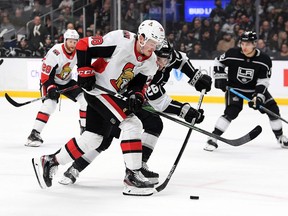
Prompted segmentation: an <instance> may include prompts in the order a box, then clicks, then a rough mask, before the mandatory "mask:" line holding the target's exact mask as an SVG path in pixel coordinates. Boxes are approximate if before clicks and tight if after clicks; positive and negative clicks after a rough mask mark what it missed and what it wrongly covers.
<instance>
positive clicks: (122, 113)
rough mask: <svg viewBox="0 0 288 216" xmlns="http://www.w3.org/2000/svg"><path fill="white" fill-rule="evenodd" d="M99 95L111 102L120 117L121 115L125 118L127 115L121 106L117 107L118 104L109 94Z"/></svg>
mask: <svg viewBox="0 0 288 216" xmlns="http://www.w3.org/2000/svg"><path fill="white" fill-rule="evenodd" d="M101 96H102V97H103V98H104V99H105V100H106V101H108V102H109V104H111V105H112V106H113V107H114V108H115V110H116V111H117V112H118V113H119V114H120V115H121V117H122V118H123V119H125V118H126V117H127V115H126V114H125V113H124V112H123V110H122V109H121V107H119V106H118V105H117V104H116V103H115V101H114V100H113V99H112V98H111V97H110V96H109V95H107V94H101Z"/></svg>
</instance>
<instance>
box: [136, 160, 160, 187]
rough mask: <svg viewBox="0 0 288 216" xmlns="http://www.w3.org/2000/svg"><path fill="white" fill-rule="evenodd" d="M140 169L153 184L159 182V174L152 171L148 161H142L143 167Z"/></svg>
mask: <svg viewBox="0 0 288 216" xmlns="http://www.w3.org/2000/svg"><path fill="white" fill-rule="evenodd" d="M140 171H141V173H142V174H143V176H144V177H145V178H147V179H148V180H149V181H150V182H151V183H152V184H154V185H156V184H158V183H159V174H158V173H155V172H152V171H150V170H149V167H148V165H147V163H146V162H142V168H141V169H140Z"/></svg>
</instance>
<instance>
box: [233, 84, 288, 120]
mask: <svg viewBox="0 0 288 216" xmlns="http://www.w3.org/2000/svg"><path fill="white" fill-rule="evenodd" d="M228 90H229V91H230V92H232V93H233V94H235V95H237V96H238V97H240V98H242V99H244V100H247V101H248V102H249V101H250V100H251V99H249V98H248V97H246V96H245V95H243V94H241V93H240V92H238V91H236V90H235V89H234V88H231V87H228ZM259 108H260V109H261V110H263V111H264V112H266V113H267V114H269V115H271V116H274V117H275V118H278V119H280V120H282V121H283V122H285V123H286V124H288V121H287V120H285V119H283V118H282V117H281V116H279V115H277V114H276V113H274V112H272V111H270V110H269V109H267V108H266V107H264V106H260V107H259Z"/></svg>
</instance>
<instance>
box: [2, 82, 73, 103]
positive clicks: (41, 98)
mask: <svg viewBox="0 0 288 216" xmlns="http://www.w3.org/2000/svg"><path fill="white" fill-rule="evenodd" d="M76 88H78V85H74V86H70V87H68V88H65V89H62V90H60V91H58V92H59V93H60V94H62V93H64V92H67V91H71V90H73V89H76ZM5 98H6V99H7V101H8V102H9V103H10V104H12V105H13V106H15V107H21V106H24V105H27V104H30V103H34V102H36V101H39V100H44V99H46V98H47V95H46V96H43V97H40V98H36V99H33V100H30V101H26V102H24V103H18V102H16V101H15V100H13V99H12V98H11V97H10V96H9V95H8V94H7V93H5Z"/></svg>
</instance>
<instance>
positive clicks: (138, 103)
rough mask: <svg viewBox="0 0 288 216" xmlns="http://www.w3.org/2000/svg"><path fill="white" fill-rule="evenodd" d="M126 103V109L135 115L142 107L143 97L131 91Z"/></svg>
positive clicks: (139, 93)
mask: <svg viewBox="0 0 288 216" xmlns="http://www.w3.org/2000/svg"><path fill="white" fill-rule="evenodd" d="M127 102H128V104H127V106H128V109H129V110H130V111H131V112H133V113H136V112H138V111H139V110H140V109H141V108H142V105H143V103H144V95H143V94H142V93H141V92H133V91H132V92H131V93H129V97H128V101H127Z"/></svg>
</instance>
